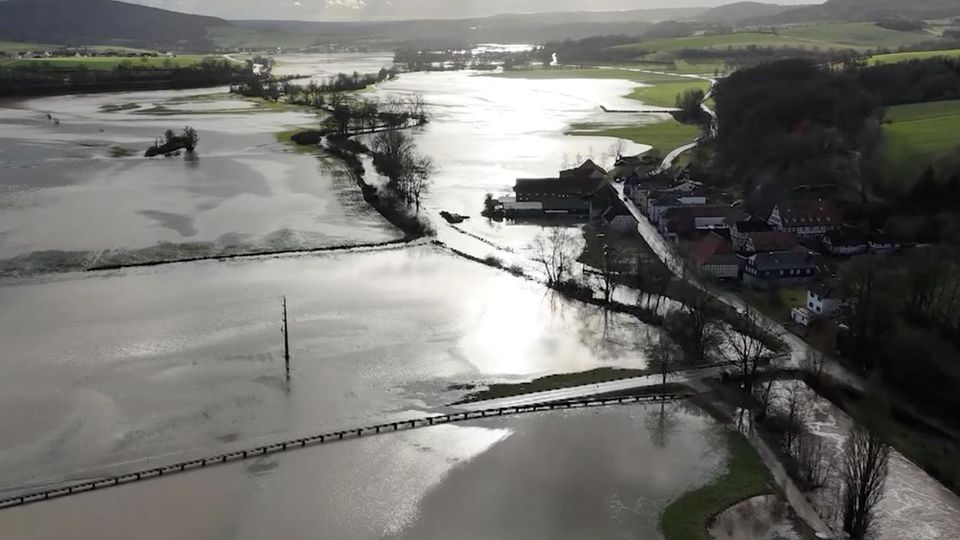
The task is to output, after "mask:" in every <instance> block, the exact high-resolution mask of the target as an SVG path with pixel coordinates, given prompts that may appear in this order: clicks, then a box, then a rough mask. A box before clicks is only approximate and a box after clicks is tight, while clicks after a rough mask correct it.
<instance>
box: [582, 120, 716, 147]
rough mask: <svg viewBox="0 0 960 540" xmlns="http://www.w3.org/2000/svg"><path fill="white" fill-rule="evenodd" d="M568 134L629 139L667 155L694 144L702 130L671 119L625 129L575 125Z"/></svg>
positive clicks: (595, 125)
mask: <svg viewBox="0 0 960 540" xmlns="http://www.w3.org/2000/svg"><path fill="white" fill-rule="evenodd" d="M566 134H567V135H581V136H593V137H616V138H618V139H627V140H630V141H633V142H635V143H639V144H646V145H650V146H652V147H653V150H652V151H653V152H656V153H659V154H660V155H666V154H667V153H668V152H670V151H671V150H673V149H675V148H679V147H681V146H683V145H685V144H689V143H691V142H693V140H694V139H696V138H697V136H698V135H700V128H698V127H697V126H691V125H689V124H681V123H680V122H677V121H676V120H673V119H670V120H665V121H663V122H657V123H655V124H643V125H637V126H624V127H610V126H603V125H597V124H574V125H572V126H570V129H569V130H567V132H566Z"/></svg>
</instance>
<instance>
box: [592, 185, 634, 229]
mask: <svg viewBox="0 0 960 540" xmlns="http://www.w3.org/2000/svg"><path fill="white" fill-rule="evenodd" d="M589 205H590V221H591V222H593V223H597V224H599V225H600V226H601V227H603V228H604V229H607V230H610V231H614V232H629V233H636V232H637V227H638V225H640V224H639V223H638V222H637V219H636V218H635V217H634V216H633V213H631V212H630V210H629V209H628V208H627V205H626V204H625V203H624V202H623V201H622V200H620V195H619V194H618V193H617V190H616V189H614V187H613V186H612V185H611V184H609V183H604V184H603V186H601V187H600V189H598V190H596V191H595V192H594V193H593V194H592V195H591V196H590V197H589Z"/></svg>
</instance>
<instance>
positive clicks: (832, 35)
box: [780, 22, 937, 48]
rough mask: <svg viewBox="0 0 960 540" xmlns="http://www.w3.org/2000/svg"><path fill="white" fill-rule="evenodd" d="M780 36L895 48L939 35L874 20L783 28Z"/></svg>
mask: <svg viewBox="0 0 960 540" xmlns="http://www.w3.org/2000/svg"><path fill="white" fill-rule="evenodd" d="M780 35H782V36H784V37H785V38H789V39H800V40H805V41H810V42H815V44H820V46H821V48H823V46H824V45H846V46H850V47H855V48H875V47H886V48H895V47H903V46H905V45H916V44H918V43H923V42H925V41H933V40H936V39H937V36H934V35H932V34H928V33H927V32H898V31H896V30H889V29H887V28H881V27H879V26H877V25H876V24H873V23H871V22H860V23H840V24H814V25H808V26H794V27H790V28H784V29H782V30H780Z"/></svg>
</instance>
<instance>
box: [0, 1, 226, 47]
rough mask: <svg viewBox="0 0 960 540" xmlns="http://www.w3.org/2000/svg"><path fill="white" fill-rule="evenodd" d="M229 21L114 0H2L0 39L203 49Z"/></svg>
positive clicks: (0, 6) (64, 43)
mask: <svg viewBox="0 0 960 540" xmlns="http://www.w3.org/2000/svg"><path fill="white" fill-rule="evenodd" d="M229 25H230V23H229V22H227V21H225V20H223V19H217V18H215V17H201V16H198V15H188V14H184V13H177V12H174V11H167V10H163V9H155V8H150V7H145V6H140V5H135V4H127V3H123V2H116V1H113V0H6V1H0V41H25V42H33V43H52V44H63V45H99V44H116V45H121V44H122V45H131V46H141V47H159V48H177V47H181V48H191V49H203V48H210V47H211V46H212V42H210V41H209V40H208V39H207V28H209V27H212V26H229Z"/></svg>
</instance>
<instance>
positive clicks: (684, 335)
mask: <svg viewBox="0 0 960 540" xmlns="http://www.w3.org/2000/svg"><path fill="white" fill-rule="evenodd" d="M716 302H717V301H716V299H715V298H714V297H713V296H712V295H711V294H710V293H708V292H707V291H704V290H702V289H698V288H694V287H691V288H690V289H689V290H688V291H687V292H686V294H684V297H683V310H682V311H680V312H676V313H673V314H671V315H670V316H669V317H668V318H667V329H668V331H669V332H670V335H671V337H673V338H674V340H675V341H676V342H677V343H679V344H681V346H682V347H684V350H685V352H686V353H687V356H688V357H689V359H690V360H691V361H692V362H695V363H700V364H702V363H704V362H706V361H708V360H709V359H711V357H713V355H714V354H715V351H716V349H717V347H718V346H719V345H720V343H721V341H722V339H721V338H722V333H721V326H720V322H719V317H718V309H717V304H716Z"/></svg>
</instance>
